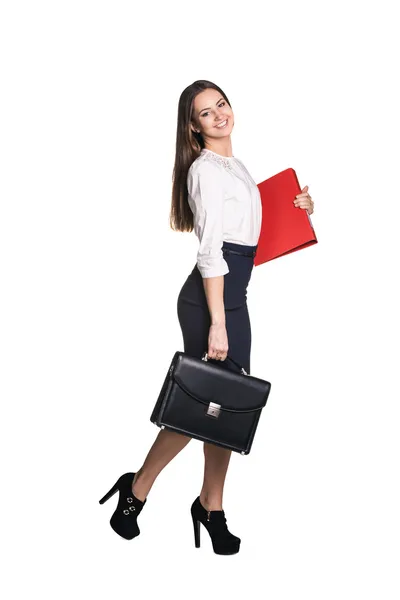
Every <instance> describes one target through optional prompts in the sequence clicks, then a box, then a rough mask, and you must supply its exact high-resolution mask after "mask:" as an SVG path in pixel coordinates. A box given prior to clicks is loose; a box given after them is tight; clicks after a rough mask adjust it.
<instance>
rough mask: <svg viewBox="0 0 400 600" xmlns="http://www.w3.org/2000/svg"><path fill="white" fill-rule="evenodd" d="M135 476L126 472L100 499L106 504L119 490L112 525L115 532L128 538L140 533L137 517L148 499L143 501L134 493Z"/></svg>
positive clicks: (111, 520) (101, 502)
mask: <svg viewBox="0 0 400 600" xmlns="http://www.w3.org/2000/svg"><path fill="white" fill-rule="evenodd" d="M134 477H135V473H124V474H123V475H121V477H120V478H119V479H118V480H117V481H116V482H115V483H114V485H113V486H112V488H111V489H110V490H109V491H108V492H107V494H106V495H105V496H103V498H101V500H99V503H100V504H104V502H106V501H107V500H108V499H109V498H111V496H113V495H114V494H115V492H117V491H119V500H118V505H117V508H116V509H115V511H114V513H113V515H112V517H111V519H110V525H111V527H112V529H113V530H114V531H115V533H118V535H120V536H121V537H123V538H124V539H126V540H131V539H133V538H134V537H136V536H138V535H139V534H140V529H139V527H138V524H137V518H138V516H139V514H140V513H141V511H142V509H143V506H144V505H145V504H146V501H147V500H144V502H142V500H139V498H136V496H134V495H133V493H132V483H133V479H134Z"/></svg>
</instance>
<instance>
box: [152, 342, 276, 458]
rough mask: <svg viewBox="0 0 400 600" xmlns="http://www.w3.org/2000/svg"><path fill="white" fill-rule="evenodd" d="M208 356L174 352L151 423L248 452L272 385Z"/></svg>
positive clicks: (241, 451) (205, 354) (241, 368)
mask: <svg viewBox="0 0 400 600" xmlns="http://www.w3.org/2000/svg"><path fill="white" fill-rule="evenodd" d="M227 359H229V360H230V361H232V362H233V363H234V364H235V365H236V367H237V368H238V370H237V371H236V370H235V371H234V370H232V369H230V368H224V367H221V366H220V365H218V364H213V363H211V362H208V361H209V360H212V359H209V358H208V355H207V353H204V355H203V358H194V357H192V356H189V355H188V354H186V353H184V352H179V351H178V352H175V354H174V357H173V359H172V362H171V365H170V367H169V369H168V372H167V375H166V377H165V380H164V383H163V385H162V388H161V391H160V394H159V397H158V399H157V401H156V404H155V406H154V409H153V412H152V414H151V417H150V421H151V422H152V423H155V424H156V425H158V426H159V427H161V428H162V429H164V428H165V429H169V430H171V431H177V432H178V433H182V434H184V435H187V436H189V437H192V438H195V439H197V440H201V441H204V442H210V443H212V444H216V445H217V446H222V447H224V448H228V449H230V450H234V451H235V452H240V453H241V454H249V452H250V449H251V446H252V443H253V439H254V435H255V432H256V429H257V425H258V421H259V419H260V415H261V411H262V409H263V407H264V406H265V405H266V403H267V399H268V396H269V392H270V389H271V384H270V383H269V382H268V381H264V380H263V379H259V378H258V377H254V376H252V375H248V374H247V373H246V371H245V370H244V369H243V367H241V366H240V365H239V364H238V363H237V362H236V361H234V360H233V359H232V358H231V357H229V356H228V357H227Z"/></svg>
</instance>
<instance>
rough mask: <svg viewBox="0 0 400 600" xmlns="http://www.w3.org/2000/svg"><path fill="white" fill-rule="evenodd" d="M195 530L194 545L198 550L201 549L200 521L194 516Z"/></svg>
mask: <svg viewBox="0 0 400 600" xmlns="http://www.w3.org/2000/svg"><path fill="white" fill-rule="evenodd" d="M192 519H193V529H194V545H195V546H196V548H200V521H198V520H197V519H196V518H195V517H194V516H193V515H192Z"/></svg>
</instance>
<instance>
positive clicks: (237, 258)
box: [178, 241, 257, 310]
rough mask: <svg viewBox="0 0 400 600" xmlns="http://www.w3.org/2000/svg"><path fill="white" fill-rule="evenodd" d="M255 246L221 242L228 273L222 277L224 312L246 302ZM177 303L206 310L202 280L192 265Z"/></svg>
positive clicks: (195, 267) (195, 266)
mask: <svg viewBox="0 0 400 600" xmlns="http://www.w3.org/2000/svg"><path fill="white" fill-rule="evenodd" d="M256 250H257V246H247V245H242V244H236V243H233V242H225V241H224V242H223V245H222V254H223V257H224V259H225V261H226V263H227V265H228V268H229V273H226V274H225V275H224V306H225V309H226V310H230V309H234V308H238V307H239V306H242V305H243V304H245V303H246V301H247V287H248V284H249V282H250V279H251V274H252V271H253V267H254V256H255V253H256ZM179 302H188V303H191V304H196V305H200V306H203V307H204V308H208V306H207V299H206V295H205V291H204V284H203V278H202V276H201V274H200V271H199V270H198V268H197V263H196V264H195V265H194V267H193V270H192V272H191V273H190V274H189V276H188V277H187V279H186V281H185V282H184V284H183V286H182V288H181V290H180V292H179V296H178V303H179Z"/></svg>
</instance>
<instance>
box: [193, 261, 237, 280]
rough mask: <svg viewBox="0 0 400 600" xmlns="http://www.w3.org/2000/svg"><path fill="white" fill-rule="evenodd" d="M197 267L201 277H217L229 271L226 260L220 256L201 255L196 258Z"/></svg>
mask: <svg viewBox="0 0 400 600" xmlns="http://www.w3.org/2000/svg"><path fill="white" fill-rule="evenodd" d="M197 268H198V270H199V271H200V274H201V276H202V278H203V279H206V278H207V277H219V276H220V275H226V274H227V273H229V267H228V263H227V262H226V260H225V259H224V258H223V257H222V256H221V257H211V256H207V257H201V256H199V257H198V258H197Z"/></svg>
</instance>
